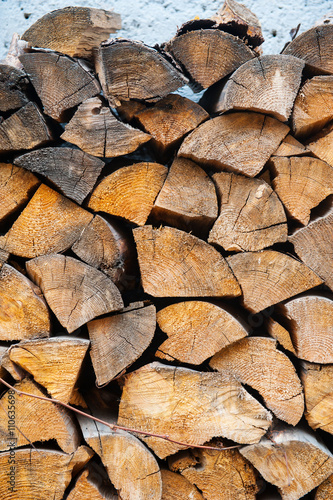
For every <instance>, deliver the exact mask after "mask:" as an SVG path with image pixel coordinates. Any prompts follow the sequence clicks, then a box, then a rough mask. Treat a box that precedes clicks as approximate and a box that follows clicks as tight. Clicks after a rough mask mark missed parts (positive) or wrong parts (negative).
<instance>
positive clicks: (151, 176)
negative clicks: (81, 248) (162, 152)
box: [88, 162, 168, 226]
mask: <svg viewBox="0 0 333 500" xmlns="http://www.w3.org/2000/svg"><path fill="white" fill-rule="evenodd" d="M167 173H168V169H167V168H166V167H164V166H163V165H160V164H159V163H148V162H141V163H135V164H134V165H130V166H128V167H123V168H120V169H118V170H116V171H115V172H113V173H112V174H110V175H108V176H107V177H104V179H103V180H102V181H101V182H100V184H98V186H97V187H96V188H95V189H94V191H93V192H92V194H91V198H90V200H89V204H88V207H89V208H91V209H92V210H94V211H95V212H106V213H108V214H110V215H115V216H117V217H122V218H124V219H126V220H128V221H130V222H134V223H135V224H138V225H139V226H143V225H144V224H145V223H146V221H147V219H148V217H149V214H150V212H151V210H152V208H153V205H154V201H155V199H156V196H157V195H158V193H159V192H160V190H161V188H162V186H163V183H164V181H165V178H166V176H167Z"/></svg>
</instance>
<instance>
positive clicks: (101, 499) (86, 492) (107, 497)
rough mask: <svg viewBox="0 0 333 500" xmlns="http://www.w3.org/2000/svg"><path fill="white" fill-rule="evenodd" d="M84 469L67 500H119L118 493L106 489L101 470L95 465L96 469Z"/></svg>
mask: <svg viewBox="0 0 333 500" xmlns="http://www.w3.org/2000/svg"><path fill="white" fill-rule="evenodd" d="M89 465H90V464H88V468H86V469H84V470H83V472H82V473H81V474H80V475H79V476H78V477H77V479H76V483H75V486H74V487H73V489H72V490H71V491H70V493H69V495H68V497H67V500H84V499H89V500H118V498H119V497H118V495H117V493H116V491H115V490H114V491H112V490H111V488H107V489H106V488H105V487H103V486H104V485H103V484H101V483H102V478H101V476H100V474H99V470H98V469H97V467H96V464H95V463H94V467H92V466H91V467H90V468H89Z"/></svg>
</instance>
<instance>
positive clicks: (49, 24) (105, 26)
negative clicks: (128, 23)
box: [22, 7, 121, 58]
mask: <svg viewBox="0 0 333 500" xmlns="http://www.w3.org/2000/svg"><path fill="white" fill-rule="evenodd" d="M119 29H121V19H120V15H119V14H116V13H115V12H110V11H107V10H102V9H91V8H89V7H65V8H64V9H58V10H54V11H52V12H49V13H48V14H46V15H45V16H43V17H41V18H40V19H38V20H37V21H36V22H35V23H34V24H33V25H32V26H30V28H29V29H27V30H26V31H25V32H24V33H23V35H22V39H23V40H26V41H27V42H30V43H31V45H32V46H33V47H44V48H47V49H52V50H55V51H57V52H62V53H63V54H67V55H68V56H71V57H86V58H90V57H91V56H92V52H93V49H94V48H96V47H98V46H99V44H100V43H101V42H103V41H104V40H107V39H108V38H109V35H110V33H115V32H116V31H117V30H119Z"/></svg>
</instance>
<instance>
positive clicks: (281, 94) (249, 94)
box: [212, 55, 305, 122]
mask: <svg viewBox="0 0 333 500" xmlns="http://www.w3.org/2000/svg"><path fill="white" fill-rule="evenodd" d="M304 64H305V63H304V61H302V60H301V59H297V58H296V57H292V56H286V55H267V56H260V57H258V58H256V59H251V60H250V61H247V62H246V63H244V64H243V65H242V66H240V67H239V68H238V69H237V70H236V71H235V72H234V73H233V74H232V75H231V77H230V78H229V79H228V80H227V82H226V84H225V86H224V87H223V89H222V92H221V93H220V95H219V96H218V99H217V100H216V101H215V103H214V104H213V108H212V109H213V111H214V112H215V113H220V112H222V113H224V112H225V111H229V110H231V109H235V110H236V109H238V110H249V111H257V112H258V113H266V114H269V115H271V116H273V117H274V118H276V119H277V120H280V121H282V122H285V121H287V120H288V118H289V116H290V114H291V110H292V107H293V104H294V101H295V98H296V94H297V92H298V89H299V86H300V84H301V78H302V71H303V68H304Z"/></svg>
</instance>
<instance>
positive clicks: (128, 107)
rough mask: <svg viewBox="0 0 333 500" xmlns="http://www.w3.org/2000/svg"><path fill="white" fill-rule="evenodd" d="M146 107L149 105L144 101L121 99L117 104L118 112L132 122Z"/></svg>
mask: <svg viewBox="0 0 333 500" xmlns="http://www.w3.org/2000/svg"><path fill="white" fill-rule="evenodd" d="M170 95H173V94H170ZM144 109H147V105H146V103H145V102H142V101H120V103H119V105H117V113H118V114H119V116H120V118H121V119H122V120H124V122H127V123H131V122H132V121H133V120H134V119H136V115H137V114H139V113H140V111H143V110H144Z"/></svg>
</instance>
